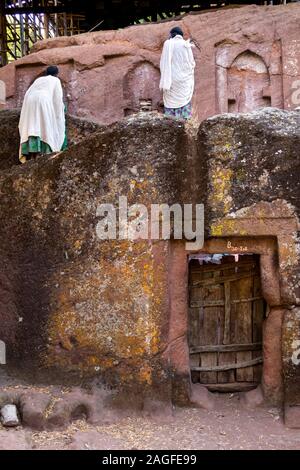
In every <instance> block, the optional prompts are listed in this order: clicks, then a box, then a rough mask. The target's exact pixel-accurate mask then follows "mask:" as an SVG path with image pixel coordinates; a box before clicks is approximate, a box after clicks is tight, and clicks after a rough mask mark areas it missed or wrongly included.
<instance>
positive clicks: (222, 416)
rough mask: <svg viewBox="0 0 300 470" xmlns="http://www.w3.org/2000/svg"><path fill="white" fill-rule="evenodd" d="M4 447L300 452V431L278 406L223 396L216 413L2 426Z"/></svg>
mask: <svg viewBox="0 0 300 470" xmlns="http://www.w3.org/2000/svg"><path fill="white" fill-rule="evenodd" d="M0 449H41V450H46V449H47V450H48V449H49V450H50V449H51V450H63V449H65V450H69V449H70V450H81V449H82V450H117V449H118V450H133V449H135V450H137V449H141V450H225V449H226V450H230V449H237V450H239V449H242V450H243V449H244V450H250V449H259V450H263V449H270V450H276V449H283V450H299V449H300V430H296V429H288V428H287V427H285V426H284V424H283V420H282V416H281V414H280V411H279V410H278V409H276V408H270V407H259V408H255V409H249V408H245V407H244V406H242V404H241V403H240V400H239V395H238V394H219V395H216V404H215V408H214V410H212V411H207V410H203V409H196V408H174V410H173V416H172V417H170V418H164V419H161V420H160V419H158V418H155V419H150V418H147V419H146V418H137V417H132V416H128V417H126V418H124V419H122V420H120V421H119V422H117V423H115V424H110V425H98V426H92V425H89V424H87V423H86V422H85V421H82V420H81V421H74V422H73V423H72V424H71V425H70V426H69V427H68V428H67V429H65V430H60V431H51V432H50V431H42V432H37V431H31V430H29V429H23V428H13V429H5V428H3V427H2V428H0Z"/></svg>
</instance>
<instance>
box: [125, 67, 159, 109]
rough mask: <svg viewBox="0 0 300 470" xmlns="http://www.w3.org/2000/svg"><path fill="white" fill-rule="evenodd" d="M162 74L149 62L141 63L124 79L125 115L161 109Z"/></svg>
mask: <svg viewBox="0 0 300 470" xmlns="http://www.w3.org/2000/svg"><path fill="white" fill-rule="evenodd" d="M159 80H160V72H159V70H158V68H157V67H155V66H154V65H153V64H151V63H150V62H147V61H143V62H139V63H138V64H136V65H135V66H134V68H132V69H131V70H129V72H128V73H127V74H126V75H125V77H124V82H123V95H124V115H125V116H128V115H130V114H134V113H137V112H139V111H142V110H144V111H156V110H160V108H161V101H162V97H161V93H160V90H159Z"/></svg>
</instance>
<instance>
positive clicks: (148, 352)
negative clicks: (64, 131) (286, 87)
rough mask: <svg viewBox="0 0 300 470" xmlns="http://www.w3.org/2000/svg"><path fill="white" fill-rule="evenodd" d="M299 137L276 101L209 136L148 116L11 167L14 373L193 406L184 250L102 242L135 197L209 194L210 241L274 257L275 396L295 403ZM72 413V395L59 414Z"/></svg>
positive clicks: (265, 274) (269, 353)
mask: <svg viewBox="0 0 300 470" xmlns="http://www.w3.org/2000/svg"><path fill="white" fill-rule="evenodd" d="M299 130H300V113H299V112H286V111H285V112H283V111H279V110H274V109H271V110H261V111H260V112H255V113H248V114H243V115H233V114H228V115H224V116H216V117H214V118H211V119H209V120H207V121H205V122H204V123H203V124H202V125H201V126H200V129H199V133H198V135H196V133H195V129H194V128H191V127H190V125H189V124H188V125H186V126H185V125H184V123H183V122H181V121H177V120H174V119H168V118H162V117H161V116H159V115H157V114H155V113H154V114H151V113H150V114H147V113H143V114H140V115H138V116H134V117H130V118H128V119H126V120H123V121H121V122H119V123H118V124H115V125H113V126H110V127H107V128H102V129H101V130H99V131H98V132H96V133H94V134H92V135H91V136H90V137H88V138H86V139H84V140H83V141H81V142H79V143H78V144H76V145H74V146H73V147H71V148H70V149H69V150H68V151H66V152H63V153H60V154H59V155H57V156H56V157H54V158H53V157H45V158H41V159H39V160H37V161H35V162H29V163H28V164H26V165H22V166H14V167H12V168H10V169H7V170H5V171H3V172H2V173H1V174H0V191H1V200H0V217H1V220H2V221H3V223H2V224H1V226H0V240H1V249H0V255H1V261H2V270H1V282H0V307H1V309H0V312H1V321H2V324H3V325H4V328H3V329H2V331H1V335H2V339H3V340H5V342H6V343H7V347H8V348H9V350H10V351H11V354H10V355H9V356H8V357H9V362H8V364H7V368H8V369H10V370H14V371H15V372H16V373H19V374H20V373H21V370H22V369H23V371H24V373H25V375H26V376H27V378H28V379H31V380H38V379H39V378H41V377H43V379H44V380H46V379H47V380H49V381H50V383H51V382H52V383H53V382H55V381H57V382H62V383H67V382H68V381H69V382H72V381H74V382H76V383H81V382H82V380H83V379H84V380H87V381H88V380H90V379H91V378H92V377H94V379H95V380H96V381H98V383H99V384H101V383H107V384H109V385H110V386H113V387H116V388H118V389H119V390H121V391H122V390H126V393H122V392H121V393H120V394H119V395H118V396H117V397H116V399H115V403H114V405H115V406H116V407H122V406H123V405H124V404H125V403H127V405H128V404H134V407H135V409H136V410H140V411H142V410H143V407H144V409H146V408H147V407H146V408H145V402H146V401H145V400H146V399H147V400H148V404H149V408H150V409H151V408H152V410H155V408H157V403H159V401H160V400H162V397H163V398H164V401H165V402H166V403H169V401H170V400H171V399H173V400H175V401H177V402H180V403H187V402H188V401H189V399H190V396H191V395H190V393H191V390H190V378H189V356H188V344H187V304H188V303H187V298H186V295H187V294H186V293H187V284H186V283H187V256H186V255H187V251H186V250H185V243H184V241H180V240H178V241H174V240H172V241H170V242H169V241H167V240H159V241H158V240H142V239H139V240H136V241H128V240H122V239H117V240H108V241H103V240H99V239H98V238H97V234H96V226H97V224H98V222H99V216H98V215H97V207H98V205H99V203H102V202H103V203H112V204H115V205H116V207H118V202H119V196H120V195H125V196H127V197H128V204H129V205H131V204H133V203H143V204H145V205H146V207H147V208H150V204H151V203H156V204H157V203H169V204H173V203H183V202H184V203H187V202H190V203H194V202H198V203H199V202H202V203H204V205H205V209H206V220H205V227H206V236H207V240H206V245H205V247H204V249H205V250H211V252H216V253H224V252H229V253H239V252H240V251H241V250H242V251H243V252H248V253H257V254H259V255H260V257H261V261H260V262H261V272H262V276H261V278H262V288H263V293H264V296H265V298H266V299H267V301H268V303H269V305H270V312H269V316H268V318H267V320H266V325H267V327H266V329H265V332H266V338H265V340H264V363H265V364H264V372H263V383H262V386H263V389H264V395H265V397H267V399H268V400H269V401H270V402H272V403H274V402H276V403H282V400H284V402H285V404H286V405H289V407H290V408H289V410H292V408H293V407H295V410H296V409H297V408H296V407H297V406H298V405H299V403H300V387H299V379H300V377H299V367H298V366H297V364H296V363H295V362H293V358H295V354H296V350H295V341H297V340H298V339H299V338H298V337H297V334H298V331H299V304H300V299H299V297H300V296H299V252H298V239H297V236H298V232H299V223H298V218H297V217H298V215H299V197H297V195H299V178H298V173H299V170H298V168H299V154H300V153H299V152H300V138H299V135H300V132H299ZM0 144H1V142H0ZM0 148H1V145H0ZM219 250H220V251H219ZM208 252H210V251H208ZM20 318H21V321H20ZM297 338H298V339H297ZM281 345H282V349H281ZM281 350H282V351H283V352H282V353H281ZM21 368H22V369H21ZM89 403H90V402H89V401H86V402H85V405H84V406H85V409H84V410H83V409H82V408H81V411H84V412H85V414H86V413H87V410H88V408H89V406H90V405H89ZM64 406H65V405H64V404H61V405H60V404H57V408H56V409H58V408H59V413H58V415H60V414H61V413H62V408H63V409H65V407H64ZM147 406H148V405H147ZM61 407H62V408H61ZM77 411H78V410H77ZM79 411H80V410H79ZM69 412H70V408H69V407H67V408H66V413H67V414H69ZM289 412H290V411H289ZM291 412H292V411H291ZM71 413H72V411H71ZM53 419H54V422H55V425H56V424H57V420H56V418H53ZM58 421H59V420H58ZM58 424H59V423H58Z"/></svg>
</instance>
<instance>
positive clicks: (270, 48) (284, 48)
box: [0, 4, 300, 124]
mask: <svg viewBox="0 0 300 470" xmlns="http://www.w3.org/2000/svg"><path fill="white" fill-rule="evenodd" d="M299 20H300V5H298V4H289V5H283V6H276V7H274V6H266V7H265V6H255V5H252V6H247V7H243V8H234V9H231V8H230V9H224V10H223V9H222V10H219V11H216V12H205V13H203V12H202V13H199V14H189V15H186V16H184V17H183V18H182V19H181V20H178V21H170V22H162V23H158V24H147V25H139V26H132V27H129V28H126V29H123V30H118V31H103V32H93V33H86V34H81V35H78V36H72V37H60V38H56V39H50V40H46V41H42V42H39V43H37V44H35V45H34V47H33V49H32V53H31V54H30V55H29V56H27V57H24V58H22V59H20V60H18V61H16V62H14V63H13V64H10V65H8V66H6V67H3V68H2V69H1V70H0V80H3V81H4V82H5V84H6V94H7V106H9V107H10V108H14V107H19V106H21V103H22V100H23V96H24V93H25V91H26V89H27V88H28V86H29V85H30V84H31V83H32V82H33V80H34V79H35V78H36V77H37V76H39V74H40V73H42V71H43V70H44V69H45V66H46V65H49V64H53V63H56V64H57V65H58V66H59V68H60V71H61V78H62V82H63V86H64V88H65V98H66V101H67V104H68V110H69V112H70V113H71V114H75V115H77V116H80V117H84V118H89V119H92V120H94V121H98V122H100V123H103V124H106V123H112V122H115V121H117V120H119V119H121V118H122V117H124V116H127V115H129V114H132V113H134V112H136V111H137V110H138V109H139V107H140V101H141V100H151V101H152V107H153V110H159V109H161V104H162V96H161V93H160V91H159V88H158V84H159V77H160V74H159V59H160V54H161V50H162V45H163V42H164V40H165V39H166V38H167V37H168V33H169V30H170V28H171V27H173V26H175V25H178V26H181V27H182V28H183V30H184V32H185V33H186V35H187V36H190V37H192V38H193V39H194V40H195V42H196V43H197V45H198V47H196V48H195V49H194V55H195V59H196V63H197V68H196V86H195V96H194V100H193V105H194V117H195V118H197V119H198V120H200V121H202V120H203V119H205V118H207V117H209V116H212V115H214V114H217V113H221V112H222V113H223V112H228V111H230V112H241V111H242V112H244V111H252V110H253V109H257V108H259V107H263V106H273V107H278V108H283V109H288V110H289V109H294V108H295V107H296V106H299V104H300V98H299V92H298V90H299V82H298V84H297V81H299V79H300V65H299V64H300V60H299V59H300V41H299V30H298V25H299Z"/></svg>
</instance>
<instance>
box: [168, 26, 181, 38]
mask: <svg viewBox="0 0 300 470" xmlns="http://www.w3.org/2000/svg"><path fill="white" fill-rule="evenodd" d="M178 34H179V35H180V36H183V31H182V29H181V28H179V26H175V28H172V29H171V31H170V38H175V36H177V35H178Z"/></svg>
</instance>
